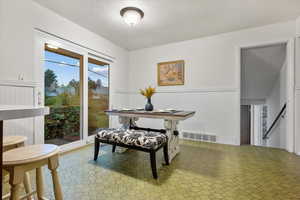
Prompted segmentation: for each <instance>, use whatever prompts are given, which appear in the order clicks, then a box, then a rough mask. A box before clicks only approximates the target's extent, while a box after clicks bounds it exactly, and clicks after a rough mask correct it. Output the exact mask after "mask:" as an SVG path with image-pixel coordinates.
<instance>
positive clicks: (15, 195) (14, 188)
mask: <svg viewBox="0 0 300 200" xmlns="http://www.w3.org/2000/svg"><path fill="white" fill-rule="evenodd" d="M10 186H11V189H10V190H11V195H10V198H9V199H10V200H18V199H19V196H20V190H21V188H22V187H21V183H17V184H12V185H10Z"/></svg>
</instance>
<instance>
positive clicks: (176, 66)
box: [157, 60, 184, 86]
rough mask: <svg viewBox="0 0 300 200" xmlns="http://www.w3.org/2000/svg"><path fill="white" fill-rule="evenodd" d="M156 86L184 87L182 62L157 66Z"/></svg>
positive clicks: (163, 63)
mask: <svg viewBox="0 0 300 200" xmlns="http://www.w3.org/2000/svg"><path fill="white" fill-rule="evenodd" d="M157 84H158V86H175V85H184V60H175V61H169V62H161V63H158V64H157Z"/></svg>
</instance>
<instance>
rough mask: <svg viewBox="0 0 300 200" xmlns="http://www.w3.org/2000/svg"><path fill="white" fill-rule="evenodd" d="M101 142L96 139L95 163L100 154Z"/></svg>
mask: <svg viewBox="0 0 300 200" xmlns="http://www.w3.org/2000/svg"><path fill="white" fill-rule="evenodd" d="M99 148H100V142H99V141H98V140H97V138H95V150H94V161H96V160H97V158H98V154H99Z"/></svg>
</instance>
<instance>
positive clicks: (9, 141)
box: [3, 136, 27, 152]
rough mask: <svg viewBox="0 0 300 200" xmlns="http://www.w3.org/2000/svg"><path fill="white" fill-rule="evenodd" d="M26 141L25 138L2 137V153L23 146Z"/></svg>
mask: <svg viewBox="0 0 300 200" xmlns="http://www.w3.org/2000/svg"><path fill="white" fill-rule="evenodd" d="M26 140H27V137H25V136H3V152H5V151H8V150H10V149H14V148H18V147H22V146H24V144H25V141H26Z"/></svg>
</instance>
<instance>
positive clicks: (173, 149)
mask: <svg viewBox="0 0 300 200" xmlns="http://www.w3.org/2000/svg"><path fill="white" fill-rule="evenodd" d="M177 124H178V121H176V120H165V122H164V126H165V129H166V131H167V132H166V134H167V136H168V139H169V140H168V153H169V163H171V161H172V160H173V158H174V157H175V156H176V155H177V154H178V153H179V152H180V148H179V135H174V131H177Z"/></svg>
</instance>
